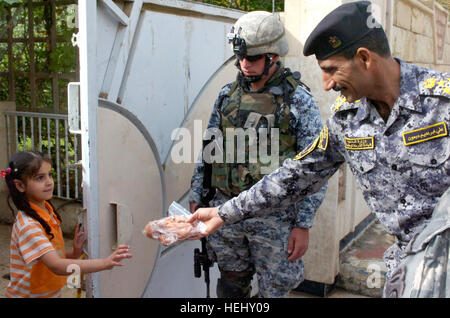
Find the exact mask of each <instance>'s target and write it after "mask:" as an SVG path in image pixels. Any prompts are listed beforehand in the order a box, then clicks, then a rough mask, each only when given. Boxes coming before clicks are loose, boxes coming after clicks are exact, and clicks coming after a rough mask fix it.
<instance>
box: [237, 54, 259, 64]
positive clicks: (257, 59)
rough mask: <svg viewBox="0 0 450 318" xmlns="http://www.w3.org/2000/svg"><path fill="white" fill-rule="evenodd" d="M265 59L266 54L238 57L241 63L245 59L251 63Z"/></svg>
mask: <svg viewBox="0 0 450 318" xmlns="http://www.w3.org/2000/svg"><path fill="white" fill-rule="evenodd" d="M263 57H264V54H258V55H251V56H250V55H247V56H238V59H239V61H242V60H243V59H244V58H245V59H247V61H249V62H256V61H259V60H260V59H262V58H263Z"/></svg>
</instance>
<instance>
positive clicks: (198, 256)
mask: <svg viewBox="0 0 450 318" xmlns="http://www.w3.org/2000/svg"><path fill="white" fill-rule="evenodd" d="M211 266H212V262H211V261H210V260H209V258H208V253H207V252H206V239H205V238H202V251H201V252H200V250H199V249H198V248H196V249H194V275H195V277H197V278H200V277H202V267H203V271H204V272H205V283H206V298H210V293H209V282H210V281H209V268H210V267H211Z"/></svg>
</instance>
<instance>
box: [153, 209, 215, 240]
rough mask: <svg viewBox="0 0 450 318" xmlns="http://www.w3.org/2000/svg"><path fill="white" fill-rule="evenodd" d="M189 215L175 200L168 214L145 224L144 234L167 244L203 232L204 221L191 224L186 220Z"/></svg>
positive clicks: (204, 227)
mask: <svg viewBox="0 0 450 318" xmlns="http://www.w3.org/2000/svg"><path fill="white" fill-rule="evenodd" d="M190 216H191V213H190V212H189V211H188V210H186V209H185V208H184V207H183V206H181V205H180V204H178V203H177V202H172V204H171V205H170V207H169V216H168V217H165V218H162V219H159V220H155V221H151V222H149V223H148V224H147V225H146V226H145V229H144V234H145V235H146V236H147V237H149V238H152V239H155V240H159V241H160V242H161V244H163V245H165V246H167V245H171V244H174V243H176V242H179V241H182V240H185V239H187V238H189V237H193V236H197V235H199V234H202V233H204V232H205V229H206V225H205V224H204V223H202V222H197V223H194V224H191V223H187V222H186V220H187V219H188V218H189V217H190Z"/></svg>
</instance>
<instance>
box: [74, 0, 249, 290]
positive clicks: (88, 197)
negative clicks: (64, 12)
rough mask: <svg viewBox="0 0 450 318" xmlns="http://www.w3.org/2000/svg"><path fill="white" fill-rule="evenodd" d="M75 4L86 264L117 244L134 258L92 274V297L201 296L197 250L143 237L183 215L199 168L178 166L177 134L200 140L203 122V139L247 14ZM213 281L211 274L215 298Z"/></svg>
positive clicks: (100, 1)
mask: <svg viewBox="0 0 450 318" xmlns="http://www.w3.org/2000/svg"><path fill="white" fill-rule="evenodd" d="M79 2H80V3H79V16H80V18H79V21H80V33H79V36H78V43H79V46H80V67H81V69H80V78H81V80H80V82H81V83H80V85H81V89H80V92H81V93H80V95H81V121H82V140H83V195H84V200H85V201H84V205H85V207H86V208H87V209H88V214H87V223H88V224H87V225H88V226H87V227H88V240H89V241H88V251H89V257H90V258H98V257H106V256H107V255H109V253H110V251H111V247H112V245H114V244H117V243H121V242H117V240H118V238H123V240H125V241H127V242H130V245H131V246H132V252H133V254H134V255H135V258H134V259H131V260H125V261H124V264H125V266H124V267H121V268H115V269H113V270H112V271H109V272H102V273H96V274H92V275H89V281H88V284H87V288H88V295H89V296H93V297H139V296H144V297H204V295H205V285H204V283H203V277H202V279H197V278H194V273H193V249H194V248H195V247H199V245H200V244H199V242H198V241H195V242H184V243H182V244H179V245H176V246H173V247H171V248H169V249H163V248H161V246H160V245H159V244H158V243H157V242H155V241H152V240H149V239H147V238H145V237H143V235H142V233H141V232H142V229H143V227H144V226H145V224H146V222H148V221H150V220H153V219H156V218H160V217H163V216H165V215H166V213H167V211H166V209H167V207H168V206H169V204H170V203H171V202H172V201H178V202H181V203H182V204H183V205H185V206H186V207H187V198H186V194H187V192H188V190H189V186H190V177H191V175H192V172H193V167H194V163H193V162H187V163H182V164H176V163H174V162H173V161H172V158H171V156H170V150H171V148H172V147H173V141H172V139H171V135H172V132H173V131H174V130H175V129H176V128H179V127H185V128H187V129H188V130H190V131H191V132H192V133H194V130H193V128H194V120H198V119H201V120H202V121H203V125H202V127H201V128H200V136H199V135H196V136H195V137H197V138H199V137H200V138H201V134H202V132H203V130H204V129H206V125H207V121H208V118H209V114H210V113H211V110H212V107H213V103H214V100H215V98H216V97H217V94H218V92H219V90H220V88H221V87H222V86H223V85H225V84H226V83H228V82H230V81H233V80H234V77H235V75H236V70H235V68H234V65H233V62H232V61H231V60H230V57H231V55H232V52H231V50H230V48H229V47H228V45H227V44H226V41H225V38H226V33H227V32H228V31H229V29H230V27H231V25H232V24H233V23H234V21H235V20H236V19H237V18H238V17H239V16H240V15H241V14H242V12H239V11H235V10H226V9H222V8H217V7H214V6H210V5H203V4H197V3H192V2H188V1H175V0H166V1H162V0H147V1H142V0H136V1H124V2H120V1H114V2H113V1H110V0H97V1H96V3H95V2H94V1H93V0H80V1H79ZM92 19H93V20H94V21H93V20H92ZM195 157H197V153H194V152H193V153H192V161H194V160H195V159H196V158H195ZM127 178H128V179H127ZM145 194H147V195H145ZM120 216H123V218H121V217H120ZM124 243H126V242H124ZM216 277H217V270H216V269H213V270H212V274H211V282H212V286H211V295H212V296H214V295H215V290H214V289H215V288H214V282H215V278H216Z"/></svg>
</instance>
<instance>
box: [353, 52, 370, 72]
mask: <svg viewBox="0 0 450 318" xmlns="http://www.w3.org/2000/svg"><path fill="white" fill-rule="evenodd" d="M373 58H374V56H373V52H371V51H370V50H368V49H366V48H365V47H360V48H359V49H358V50H357V51H356V54H355V60H356V62H357V63H358V65H360V66H361V67H363V68H364V70H366V71H367V70H369V69H370V67H371V66H372V65H373V62H374V60H373Z"/></svg>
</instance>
